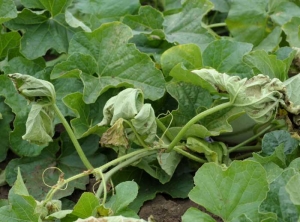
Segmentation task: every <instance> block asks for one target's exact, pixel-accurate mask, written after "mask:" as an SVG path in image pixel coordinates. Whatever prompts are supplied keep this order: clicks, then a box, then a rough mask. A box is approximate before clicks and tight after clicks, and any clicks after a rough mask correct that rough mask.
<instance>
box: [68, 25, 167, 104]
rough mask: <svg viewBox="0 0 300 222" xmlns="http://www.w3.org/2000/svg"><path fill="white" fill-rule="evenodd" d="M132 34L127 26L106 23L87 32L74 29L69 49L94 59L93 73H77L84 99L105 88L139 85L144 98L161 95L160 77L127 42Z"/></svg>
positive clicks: (96, 96)
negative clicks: (95, 67) (94, 67)
mask: <svg viewBox="0 0 300 222" xmlns="http://www.w3.org/2000/svg"><path fill="white" fill-rule="evenodd" d="M131 37H132V33H131V30H130V28H129V27H128V26H126V25H124V24H122V23H119V22H113V23H106V24H104V25H102V26H101V27H100V28H98V29H96V30H95V31H93V32H91V33H77V34H76V35H75V36H74V37H73V39H72V40H71V42H70V48H69V53H70V54H73V53H81V54H85V55H90V56H91V57H93V58H94V59H95V61H96V63H97V70H96V73H91V74H85V73H82V74H80V78H81V80H82V82H83V84H84V91H83V95H84V101H85V102H86V103H93V102H95V100H96V99H97V98H98V97H99V96H100V95H101V94H102V93H103V92H105V91H107V90H108V89H109V88H113V87H120V86H125V87H131V86H134V87H135V88H140V89H141V90H142V91H143V93H144V95H145V98H149V99H151V100H157V99H159V98H160V97H162V96H163V94H164V92H165V89H164V83H165V81H164V79H163V76H162V74H161V72H160V71H159V70H157V69H156V68H155V66H154V63H153V62H152V61H151V59H150V58H149V57H148V56H147V55H146V54H143V53H141V52H139V51H138V50H137V49H136V48H135V46H134V45H132V44H127V41H128V40H129V38H131Z"/></svg>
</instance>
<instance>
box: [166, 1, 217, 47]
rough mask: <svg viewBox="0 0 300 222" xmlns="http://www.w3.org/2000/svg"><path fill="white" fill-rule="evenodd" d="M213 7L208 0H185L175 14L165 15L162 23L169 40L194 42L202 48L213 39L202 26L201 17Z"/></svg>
mask: <svg viewBox="0 0 300 222" xmlns="http://www.w3.org/2000/svg"><path fill="white" fill-rule="evenodd" d="M212 8H213V4H212V3H211V2H210V1H208V0H197V1H191V0H187V1H184V2H183V5H182V9H181V10H180V11H179V12H178V13H175V14H171V15H166V16H165V21H164V23H163V25H164V30H165V33H166V39H167V40H168V41H169V42H172V43H173V42H174V43H179V44H186V43H194V44H196V45H198V46H199V47H200V49H201V50H204V49H205V48H206V46H207V45H208V44H209V43H210V42H212V41H213V40H214V36H213V35H212V34H211V33H210V32H209V31H208V30H207V29H206V28H205V27H203V25H202V24H203V23H202V18H203V17H204V16H205V15H206V14H207V13H208V12H209V11H210V10H211V9H212Z"/></svg>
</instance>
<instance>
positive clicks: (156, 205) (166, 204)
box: [139, 194, 223, 222]
mask: <svg viewBox="0 0 300 222" xmlns="http://www.w3.org/2000/svg"><path fill="white" fill-rule="evenodd" d="M190 207H195V208H198V209H200V210H201V211H204V212H206V210H205V209H203V208H201V207H199V206H198V205H197V204H195V203H194V202H192V201H191V200H189V199H168V198H166V197H165V196H164V195H162V194H158V195H157V196H156V197H155V199H153V200H150V201H147V202H146V203H144V205H143V207H142V208H141V210H140V213H139V216H140V217H141V218H143V219H145V220H147V219H148V217H150V216H151V215H152V216H153V219H154V220H155V221H156V222H181V217H182V215H183V214H184V213H185V212H186V211H187V210H188V209H189V208H190ZM211 216H212V217H213V218H214V219H215V220H216V221H217V222H222V221H223V220H222V219H220V218H218V217H216V216H214V215H211ZM191 222H192V221H191Z"/></svg>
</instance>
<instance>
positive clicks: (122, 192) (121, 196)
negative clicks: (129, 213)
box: [105, 181, 138, 215]
mask: <svg viewBox="0 0 300 222" xmlns="http://www.w3.org/2000/svg"><path fill="white" fill-rule="evenodd" d="M115 189H116V194H115V195H113V196H112V197H111V198H110V199H109V201H107V203H106V204H105V205H106V206H107V207H109V208H111V209H112V210H113V212H114V215H120V213H121V212H123V213H124V212H126V210H128V209H127V208H128V205H129V204H130V203H131V202H132V201H133V200H134V199H135V198H136V197H137V194H138V185H137V183H136V182H134V181H126V182H123V183H120V184H118V185H117V186H116V187H115Z"/></svg>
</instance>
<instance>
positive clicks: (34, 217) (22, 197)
mask: <svg viewBox="0 0 300 222" xmlns="http://www.w3.org/2000/svg"><path fill="white" fill-rule="evenodd" d="M8 199H9V204H10V206H4V207H1V208H0V215H1V219H0V221H6V220H8V221H11V220H12V221H28V222H29V221H39V215H38V214H37V213H36V212H35V209H36V206H37V203H36V201H35V199H34V198H33V197H32V196H30V195H29V194H28V191H27V188H26V187H25V184H24V181H23V178H22V176H21V173H20V169H19V168H18V175H17V180H16V182H15V184H14V186H13V187H12V189H11V190H10V192H9V196H8Z"/></svg>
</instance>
